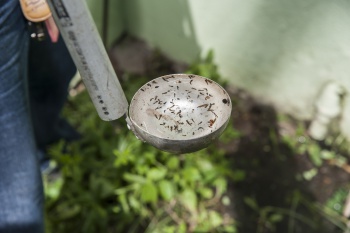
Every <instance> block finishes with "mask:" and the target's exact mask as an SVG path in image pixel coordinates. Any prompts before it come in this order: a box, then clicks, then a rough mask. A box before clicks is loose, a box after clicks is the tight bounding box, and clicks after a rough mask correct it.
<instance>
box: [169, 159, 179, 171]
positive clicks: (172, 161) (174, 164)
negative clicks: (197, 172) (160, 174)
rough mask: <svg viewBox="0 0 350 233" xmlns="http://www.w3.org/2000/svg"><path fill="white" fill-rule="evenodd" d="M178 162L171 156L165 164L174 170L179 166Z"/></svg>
mask: <svg viewBox="0 0 350 233" xmlns="http://www.w3.org/2000/svg"><path fill="white" fill-rule="evenodd" d="M179 164H180V160H179V159H178V158H177V157H175V156H173V157H171V158H170V159H169V160H168V161H167V163H166V166H167V167H168V168H169V169H171V170H176V169H177V168H178V167H179Z"/></svg>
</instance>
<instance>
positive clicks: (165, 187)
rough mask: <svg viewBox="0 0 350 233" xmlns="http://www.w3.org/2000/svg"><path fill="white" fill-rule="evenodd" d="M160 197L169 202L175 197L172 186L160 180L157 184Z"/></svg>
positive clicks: (168, 182)
mask: <svg viewBox="0 0 350 233" xmlns="http://www.w3.org/2000/svg"><path fill="white" fill-rule="evenodd" d="M158 186H159V192H160V195H161V196H162V197H163V199H164V200H166V201H170V200H171V199H172V198H173V197H174V196H175V188H174V185H173V184H172V183H171V182H170V181H167V180H161V181H160V182H159V184H158Z"/></svg>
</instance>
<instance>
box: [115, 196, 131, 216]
mask: <svg viewBox="0 0 350 233" xmlns="http://www.w3.org/2000/svg"><path fill="white" fill-rule="evenodd" d="M118 199H119V202H120V204H121V206H122V209H123V211H124V212H125V213H129V212H130V208H129V204H128V202H127V200H126V195H125V194H121V195H119V196H118Z"/></svg>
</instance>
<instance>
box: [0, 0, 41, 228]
mask: <svg viewBox="0 0 350 233" xmlns="http://www.w3.org/2000/svg"><path fill="white" fill-rule="evenodd" d="M18 2H19V1H18V0H0V232H1V233H10V232H11V233H22V232H23V233H24V232H26V233H41V232H43V211H42V209H43V206H42V204H43V192H42V182H41V175H40V171H39V166H38V160H37V158H36V156H35V153H36V147H35V142H34V136H33V130H32V126H31V122H30V113H29V108H28V102H27V100H28V98H27V93H26V89H27V88H26V66H27V54H28V39H29V36H28V34H27V33H28V32H27V31H26V23H25V20H24V18H23V16H22V13H21V11H20V7H19V4H18Z"/></svg>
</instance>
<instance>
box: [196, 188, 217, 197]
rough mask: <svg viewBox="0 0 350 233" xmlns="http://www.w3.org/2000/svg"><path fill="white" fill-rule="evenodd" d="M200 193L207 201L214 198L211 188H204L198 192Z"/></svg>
mask: <svg viewBox="0 0 350 233" xmlns="http://www.w3.org/2000/svg"><path fill="white" fill-rule="evenodd" d="M198 192H199V193H200V194H201V196H202V197H204V198H205V199H210V198H213V196H214V192H213V190H212V189H210V188H207V187H203V188H200V189H199V190H198Z"/></svg>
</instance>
